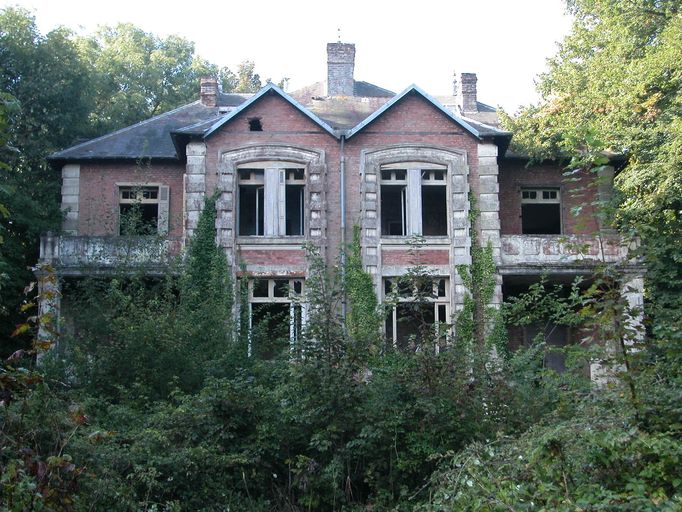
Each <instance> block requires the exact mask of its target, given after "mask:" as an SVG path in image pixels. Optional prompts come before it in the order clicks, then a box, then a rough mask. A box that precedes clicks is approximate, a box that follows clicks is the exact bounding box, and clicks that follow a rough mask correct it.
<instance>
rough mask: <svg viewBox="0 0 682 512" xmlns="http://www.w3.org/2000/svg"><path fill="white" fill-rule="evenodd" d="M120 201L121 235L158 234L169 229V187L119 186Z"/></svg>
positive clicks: (119, 223) (119, 224)
mask: <svg viewBox="0 0 682 512" xmlns="http://www.w3.org/2000/svg"><path fill="white" fill-rule="evenodd" d="M118 203H119V206H118V208H119V222H118V226H119V234H120V235H156V234H164V233H166V232H167V231H168V187H165V186H146V185H125V186H119V188H118Z"/></svg>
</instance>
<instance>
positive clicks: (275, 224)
mask: <svg viewBox="0 0 682 512" xmlns="http://www.w3.org/2000/svg"><path fill="white" fill-rule="evenodd" d="M279 175H280V173H279V169H277V168H276V167H271V168H267V169H265V205H264V206H265V208H264V210H265V211H264V217H265V218H264V219H263V220H264V231H265V236H279V234H280V233H279V218H280V205H279V204H278V203H279V201H278V199H279Z"/></svg>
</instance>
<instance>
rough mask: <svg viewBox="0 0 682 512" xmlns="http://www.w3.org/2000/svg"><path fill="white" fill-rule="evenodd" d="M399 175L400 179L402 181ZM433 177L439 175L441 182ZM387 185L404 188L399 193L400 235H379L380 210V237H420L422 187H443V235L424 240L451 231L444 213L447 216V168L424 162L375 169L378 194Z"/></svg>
mask: <svg viewBox="0 0 682 512" xmlns="http://www.w3.org/2000/svg"><path fill="white" fill-rule="evenodd" d="M403 173H404V178H403V177H402V175H403ZM436 175H442V179H436V178H435V176H436ZM388 185H393V186H402V187H404V188H403V190H402V192H401V201H402V203H401V217H402V234H401V235H389V234H385V233H384V232H383V223H384V218H383V215H384V213H383V212H382V211H381V208H380V211H379V218H380V230H381V236H382V237H405V236H415V235H422V234H423V226H422V216H423V205H422V186H440V187H445V212H446V213H445V222H446V230H445V234H444V235H428V236H429V237H446V236H449V233H450V232H451V230H450V222H449V215H448V213H447V212H449V207H448V205H449V200H448V197H449V194H448V192H449V185H448V168H447V166H446V165H443V164H433V163H428V162H400V163H395V164H385V165H382V166H381V168H380V169H379V194H381V191H382V187H383V186H388ZM380 204H381V201H380Z"/></svg>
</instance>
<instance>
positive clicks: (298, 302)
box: [248, 278, 304, 359]
mask: <svg viewBox="0 0 682 512" xmlns="http://www.w3.org/2000/svg"><path fill="white" fill-rule="evenodd" d="M248 294H249V300H248V302H249V354H250V355H255V356H257V357H260V358H263V359H271V358H273V357H277V356H279V355H281V354H283V353H285V352H287V351H289V350H290V349H291V348H292V346H293V344H295V343H296V342H297V341H298V340H299V339H300V336H301V331H302V329H303V319H304V305H303V303H302V299H303V280H301V279H286V278H274V279H265V278H260V279H254V280H252V281H250V282H249V286H248Z"/></svg>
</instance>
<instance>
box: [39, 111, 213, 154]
mask: <svg viewBox="0 0 682 512" xmlns="http://www.w3.org/2000/svg"><path fill="white" fill-rule="evenodd" d="M197 103H201V100H196V101H193V102H192V103H186V104H184V105H181V106H179V107H176V108H174V109H172V110H168V111H167V112H164V113H162V114H159V115H157V116H153V117H150V118H147V119H143V120H142V121H139V122H137V123H135V124H131V125H129V126H125V127H123V128H119V129H118V130H115V131H113V132H109V133H105V134H104V135H100V136H99V137H95V138H94V139H90V140H86V141H85V142H81V143H79V144H75V145H73V146H69V147H66V148H64V149H60V150H59V151H55V152H54V153H52V154H51V155H49V156H48V157H47V158H48V159H56V158H59V156H58V155H60V154H61V153H64V152H66V151H71V150H74V149H80V148H82V147H83V146H87V145H88V144H92V143H95V142H100V141H102V140H104V139H107V138H108V137H113V136H114V135H118V134H121V133H124V132H126V131H128V130H132V129H133V128H138V127H140V126H143V125H145V124H147V123H150V122H152V121H156V120H158V119H161V118H163V117H166V116H169V115H171V114H174V113H176V112H178V111H180V110H182V109H184V108H187V107H190V106H192V105H196V104H197Z"/></svg>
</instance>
